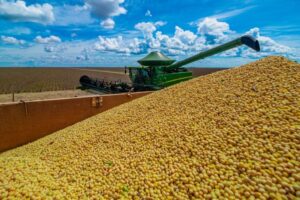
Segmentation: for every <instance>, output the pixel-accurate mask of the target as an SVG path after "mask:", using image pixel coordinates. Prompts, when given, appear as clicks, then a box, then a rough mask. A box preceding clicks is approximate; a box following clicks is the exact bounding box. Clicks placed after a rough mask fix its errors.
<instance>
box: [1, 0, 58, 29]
mask: <svg viewBox="0 0 300 200" xmlns="http://www.w3.org/2000/svg"><path fill="white" fill-rule="evenodd" d="M0 18H2V19H5V20H10V21H15V22H35V23H41V24H50V23H52V22H53V21H54V14H53V7H52V6H51V5H50V4H48V3H45V4H42V5H41V4H33V5H28V6H27V5H26V2H25V1H21V0H17V1H7V0H0Z"/></svg>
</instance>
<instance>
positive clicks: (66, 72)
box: [0, 68, 129, 94]
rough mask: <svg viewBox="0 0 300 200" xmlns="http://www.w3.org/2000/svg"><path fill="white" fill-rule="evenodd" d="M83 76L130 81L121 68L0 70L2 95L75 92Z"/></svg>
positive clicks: (0, 91) (0, 90)
mask: <svg viewBox="0 0 300 200" xmlns="http://www.w3.org/2000/svg"><path fill="white" fill-rule="evenodd" d="M116 72H117V73H116ZM82 75H88V76H92V77H97V78H99V79H105V80H107V81H112V80H119V79H120V80H122V81H125V82H127V81H129V78H128V76H126V75H124V74H122V72H121V71H120V68H117V69H115V70H114V69H113V68H110V69H109V70H108V69H107V68H104V69H99V70H98V68H97V70H91V69H90V68H87V69H86V68H0V94H6V93H12V92H15V93H20V92H43V91H56V90H70V89H71V90H74V89H76V88H77V87H78V86H79V85H80V84H79V78H80V77H81V76H82Z"/></svg>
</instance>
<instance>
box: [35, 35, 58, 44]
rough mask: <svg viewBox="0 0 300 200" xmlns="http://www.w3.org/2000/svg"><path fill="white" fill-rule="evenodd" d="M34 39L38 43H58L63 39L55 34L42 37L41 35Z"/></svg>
mask: <svg viewBox="0 0 300 200" xmlns="http://www.w3.org/2000/svg"><path fill="white" fill-rule="evenodd" d="M34 41H35V42H36V43H40V44H48V43H56V42H61V39H60V38H59V37H57V36H55V35H51V36H49V37H45V38H43V37H41V36H37V37H36V38H35V39H34Z"/></svg>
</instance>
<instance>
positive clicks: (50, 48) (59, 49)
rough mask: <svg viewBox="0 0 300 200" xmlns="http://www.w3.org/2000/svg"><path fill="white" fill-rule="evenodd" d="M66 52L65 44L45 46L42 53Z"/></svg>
mask: <svg viewBox="0 0 300 200" xmlns="http://www.w3.org/2000/svg"><path fill="white" fill-rule="evenodd" d="M66 50H67V47H66V45H65V44H61V45H53V44H52V45H46V46H45V47H44V51H45V52H47V53H53V52H55V53H60V54H61V53H63V52H64V51H66Z"/></svg>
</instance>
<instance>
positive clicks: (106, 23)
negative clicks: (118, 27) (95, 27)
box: [100, 18, 115, 29]
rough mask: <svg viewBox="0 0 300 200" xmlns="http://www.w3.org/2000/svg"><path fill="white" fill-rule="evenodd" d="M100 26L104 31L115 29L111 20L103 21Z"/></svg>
mask: <svg viewBox="0 0 300 200" xmlns="http://www.w3.org/2000/svg"><path fill="white" fill-rule="evenodd" d="M100 25H101V26H102V27H103V28H105V29H113V28H114V27H115V22H114V20H112V19H111V18H108V19H106V20H103V21H102V22H101V23H100Z"/></svg>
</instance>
